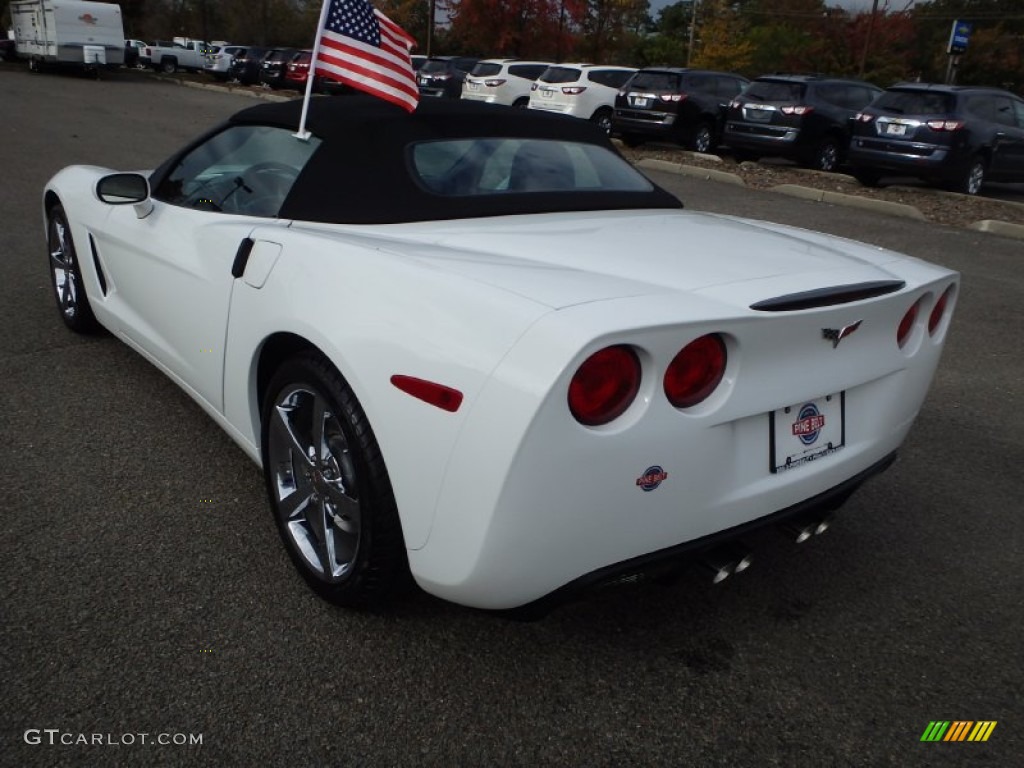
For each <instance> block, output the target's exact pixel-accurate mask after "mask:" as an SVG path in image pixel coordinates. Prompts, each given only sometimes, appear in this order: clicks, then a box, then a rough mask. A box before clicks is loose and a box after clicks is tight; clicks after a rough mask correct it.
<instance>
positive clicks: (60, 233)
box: [46, 203, 100, 333]
mask: <svg viewBox="0 0 1024 768" xmlns="http://www.w3.org/2000/svg"><path fill="white" fill-rule="evenodd" d="M46 242H47V245H48V247H49V252H50V285H51V286H52V287H53V297H54V299H56V301H57V310H58V311H59V312H60V316H61V319H62V320H63V321H64V325H66V326H67V327H68V328H70V329H71V330H72V331H74V332H75V333H96V332H97V331H99V330H100V324H99V323H98V322H96V316H95V315H93V313H92V307H91V306H90V305H89V297H88V295H87V294H86V292H85V281H84V280H82V270H81V268H80V267H79V264H78V253H77V252H76V251H75V244H74V242H73V241H72V239H71V227H70V225H69V224H68V217H67V215H66V214H65V213H64V207H63V206H62V205H61V204H60V203H56V204H55V205H53V206H52V207H51V208H50V209H49V210H48V211H47V212H46Z"/></svg>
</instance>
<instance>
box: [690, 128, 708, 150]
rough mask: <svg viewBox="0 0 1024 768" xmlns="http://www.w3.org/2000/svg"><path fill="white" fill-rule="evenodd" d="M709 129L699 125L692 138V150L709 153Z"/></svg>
mask: <svg viewBox="0 0 1024 768" xmlns="http://www.w3.org/2000/svg"><path fill="white" fill-rule="evenodd" d="M711 143H712V136H711V128H710V127H709V126H708V125H706V124H705V125H700V126H698V127H697V133H696V134H694V137H693V149H694V151H695V152H701V153H704V152H710V151H711Z"/></svg>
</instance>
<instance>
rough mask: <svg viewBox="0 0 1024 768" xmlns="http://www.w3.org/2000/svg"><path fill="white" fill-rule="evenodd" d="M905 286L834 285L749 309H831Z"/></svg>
mask: <svg viewBox="0 0 1024 768" xmlns="http://www.w3.org/2000/svg"><path fill="white" fill-rule="evenodd" d="M905 285H906V283H905V282H903V281H902V280H875V281H873V282H870V283H856V284H854V285H835V286H832V287H831V288H816V289H815V290H813V291H803V292H801V293H790V294H788V295H786V296H776V297H775V298H774V299H765V300H764V301H759V302H757V303H756V304H751V305H750V308H751V309H756V310H758V311H759V312H793V311H796V310H798V309H814V308H815V307H831V306H834V305H836V304H849V303H850V302H851V301H864V300H865V299H873V298H875V297H876V296H885V295H886V294H887V293H896V291H899V290H902V289H903V287H904V286H905Z"/></svg>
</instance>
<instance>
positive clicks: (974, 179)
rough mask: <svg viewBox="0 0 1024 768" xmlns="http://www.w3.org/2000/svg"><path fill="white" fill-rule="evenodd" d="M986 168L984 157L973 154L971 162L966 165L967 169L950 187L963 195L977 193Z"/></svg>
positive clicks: (983, 179) (983, 181)
mask: <svg viewBox="0 0 1024 768" xmlns="http://www.w3.org/2000/svg"><path fill="white" fill-rule="evenodd" d="M986 170H987V168H986V163H985V158H984V157H982V156H981V155H975V156H974V157H972V158H971V162H970V164H969V165H968V166H967V170H966V171H965V172H964V173H963V175H962V176H961V177H960V178H959V179H958V180H957V181H956V182H954V183H953V185H952V187H951V188H952V190H953V191H954V192H960V193H962V194H965V195H976V194H978V193H979V192H980V191H981V187H982V185H983V184H984V183H985V172H986Z"/></svg>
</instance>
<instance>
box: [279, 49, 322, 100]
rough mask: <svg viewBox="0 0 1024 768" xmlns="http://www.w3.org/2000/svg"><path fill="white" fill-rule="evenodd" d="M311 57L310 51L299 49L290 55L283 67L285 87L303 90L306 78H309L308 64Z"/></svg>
mask: <svg viewBox="0 0 1024 768" xmlns="http://www.w3.org/2000/svg"><path fill="white" fill-rule="evenodd" d="M312 59H313V52H312V51H299V52H298V53H296V54H295V55H294V56H292V57H291V59H290V60H289V61H288V63H287V64H286V65H285V68H284V87H285V88H294V89H295V90H297V91H301V90H305V88H306V80H308V79H309V65H310V62H311V61H312ZM314 85H315V83H314Z"/></svg>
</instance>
